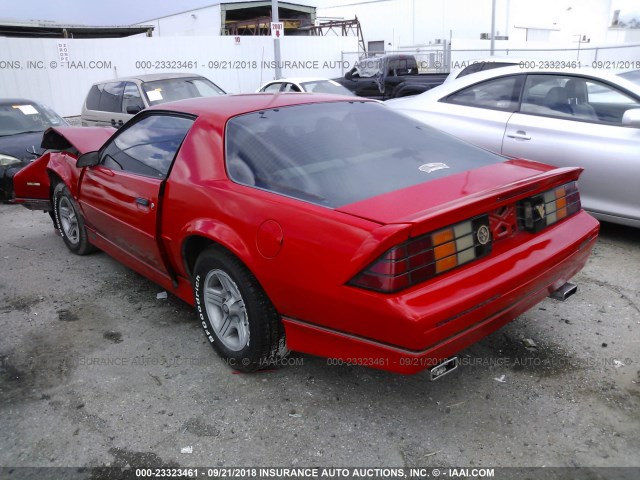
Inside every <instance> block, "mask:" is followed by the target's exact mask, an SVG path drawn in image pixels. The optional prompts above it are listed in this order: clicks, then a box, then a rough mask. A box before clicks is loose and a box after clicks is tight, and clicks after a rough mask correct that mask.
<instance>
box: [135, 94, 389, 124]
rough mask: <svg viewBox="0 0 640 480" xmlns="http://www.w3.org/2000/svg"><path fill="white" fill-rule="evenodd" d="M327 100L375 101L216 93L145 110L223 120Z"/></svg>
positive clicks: (348, 98)
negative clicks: (165, 111)
mask: <svg viewBox="0 0 640 480" xmlns="http://www.w3.org/2000/svg"><path fill="white" fill-rule="evenodd" d="M330 102H351V103H354V102H362V103H364V102H373V103H379V102H377V101H376V100H371V99H368V98H358V97H355V98H353V97H346V96H344V95H331V94H323V93H246V94H238V95H220V96H216V97H199V98H189V99H186V100H179V101H176V102H168V103H163V104H160V105H154V106H152V107H149V108H148V109H147V110H170V111H174V112H180V113H187V114H192V115H196V116H198V117H204V118H208V119H211V120H217V121H226V120H228V119H229V118H231V117H235V116H237V115H242V114H243V113H249V112H255V111H259V110H265V109H273V108H280V107H289V106H294V105H305V104H314V103H330Z"/></svg>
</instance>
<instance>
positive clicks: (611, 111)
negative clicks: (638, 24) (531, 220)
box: [502, 74, 640, 220]
mask: <svg viewBox="0 0 640 480" xmlns="http://www.w3.org/2000/svg"><path fill="white" fill-rule="evenodd" d="M639 100H640V99H638V98H635V97H634V96H633V95H632V94H631V93H628V92H622V91H620V90H619V89H618V88H616V87H615V86H614V85H611V84H608V83H605V82H601V81H598V80H596V79H594V78H591V77H588V76H581V75H559V74H552V75H548V74H537V75H533V74H531V75H528V76H527V79H526V82H525V86H524V91H523V97H522V105H521V107H520V111H519V112H517V113H514V114H513V116H512V117H511V118H510V119H509V122H508V124H507V128H506V131H505V136H504V141H503V147H502V153H503V154H504V155H507V156H510V157H521V158H526V159H530V160H537V161H540V162H544V163H549V164H551V165H556V166H560V167H565V166H580V167H583V168H584V173H583V174H582V176H581V177H580V181H579V184H580V192H581V198H582V205H583V206H584V207H585V208H586V209H587V210H589V211H592V212H594V213H599V214H604V215H612V216H615V217H624V218H632V219H636V220H640V195H638V193H637V192H638V179H639V178H640V154H639V152H640V129H639V128H637V127H632V126H626V125H623V123H622V118H623V115H624V112H625V111H627V110H629V109H632V108H640V101H639ZM601 218H605V217H601Z"/></svg>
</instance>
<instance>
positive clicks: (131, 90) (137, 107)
mask: <svg viewBox="0 0 640 480" xmlns="http://www.w3.org/2000/svg"><path fill="white" fill-rule="evenodd" d="M141 110H144V103H143V102H142V96H141V95H140V90H139V89H138V86H137V85H136V84H135V83H132V82H127V83H126V85H125V87H124V93H123V94H122V113H129V114H132V113H138V112H139V111H141Z"/></svg>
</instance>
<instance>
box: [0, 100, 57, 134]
mask: <svg viewBox="0 0 640 480" xmlns="http://www.w3.org/2000/svg"><path fill="white" fill-rule="evenodd" d="M66 125H67V122H65V121H64V120H63V119H62V118H61V117H60V116H59V115H58V114H57V113H56V112H54V111H53V110H51V109H50V108H49V107H46V106H45V105H41V104H37V103H20V102H18V103H8V104H7V103H5V104H0V136H2V137H5V136H7V135H17V134H20V133H27V132H44V131H45V130H46V129H47V128H49V127H60V126H66Z"/></svg>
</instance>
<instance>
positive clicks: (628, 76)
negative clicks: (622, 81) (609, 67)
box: [619, 70, 640, 85]
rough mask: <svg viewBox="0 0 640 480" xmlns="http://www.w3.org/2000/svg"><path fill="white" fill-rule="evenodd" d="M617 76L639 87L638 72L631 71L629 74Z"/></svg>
mask: <svg viewBox="0 0 640 480" xmlns="http://www.w3.org/2000/svg"><path fill="white" fill-rule="evenodd" d="M619 76H621V77H622V78H626V79H627V80H629V81H631V82H633V83H635V84H636V85H640V70H632V71H630V72H624V73H620V74H619Z"/></svg>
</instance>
